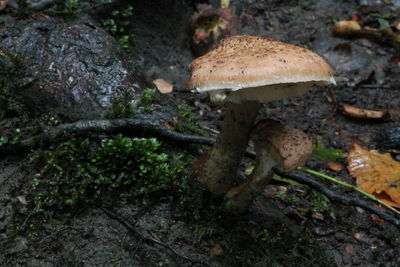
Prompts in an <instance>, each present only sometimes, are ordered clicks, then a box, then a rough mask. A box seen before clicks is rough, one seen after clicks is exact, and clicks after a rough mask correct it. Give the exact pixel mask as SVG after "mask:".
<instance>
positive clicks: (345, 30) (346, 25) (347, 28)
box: [331, 20, 361, 36]
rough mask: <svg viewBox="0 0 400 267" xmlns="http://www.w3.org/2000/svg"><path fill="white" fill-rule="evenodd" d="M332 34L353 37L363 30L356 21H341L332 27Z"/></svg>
mask: <svg viewBox="0 0 400 267" xmlns="http://www.w3.org/2000/svg"><path fill="white" fill-rule="evenodd" d="M331 30H332V32H333V34H335V35H338V36H352V35H354V34H355V33H357V32H359V31H360V30H361V26H360V24H358V22H357V21H355V20H339V21H337V22H336V23H335V24H334V25H333V26H332V29H331Z"/></svg>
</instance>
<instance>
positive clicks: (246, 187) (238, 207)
mask: <svg viewBox="0 0 400 267" xmlns="http://www.w3.org/2000/svg"><path fill="white" fill-rule="evenodd" d="M271 149H272V148H271V145H270V144H269V147H258V148H257V152H256V153H257V156H256V167H255V168H254V170H253V172H252V173H251V175H250V177H249V178H247V179H246V180H245V181H244V182H243V183H241V184H240V185H239V186H237V187H234V188H232V189H231V190H229V192H228V193H227V194H226V195H225V198H226V199H227V203H226V204H227V207H228V209H230V210H231V211H233V212H238V213H242V212H244V211H246V210H247V208H248V207H249V206H250V204H251V203H252V202H253V200H254V198H255V197H256V196H258V195H259V194H261V193H262V192H263V190H264V188H265V187H266V185H267V184H269V182H270V181H271V179H272V175H273V171H272V168H273V167H274V166H276V165H277V164H278V163H277V162H276V161H275V160H274V158H273V157H272V156H271Z"/></svg>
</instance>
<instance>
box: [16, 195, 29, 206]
mask: <svg viewBox="0 0 400 267" xmlns="http://www.w3.org/2000/svg"><path fill="white" fill-rule="evenodd" d="M17 199H18V201H19V202H20V203H21V204H22V205H28V202H26V198H25V196H17Z"/></svg>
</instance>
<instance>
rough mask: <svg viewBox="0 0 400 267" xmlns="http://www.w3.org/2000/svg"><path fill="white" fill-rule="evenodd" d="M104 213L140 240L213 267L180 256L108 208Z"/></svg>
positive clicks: (194, 262) (103, 209)
mask: <svg viewBox="0 0 400 267" xmlns="http://www.w3.org/2000/svg"><path fill="white" fill-rule="evenodd" d="M101 209H102V211H104V213H106V214H107V215H108V216H109V217H110V218H112V219H114V220H117V221H118V222H119V223H121V224H122V225H123V226H125V228H127V229H128V230H129V231H131V232H133V233H134V234H136V235H137V236H138V237H139V238H140V239H142V240H144V241H147V242H151V243H154V244H157V245H159V246H162V247H164V248H166V249H168V250H169V251H171V252H172V253H173V254H175V255H176V256H178V257H180V258H182V259H184V260H186V261H189V262H191V263H192V264H201V265H204V266H212V265H210V264H209V263H207V262H204V261H200V260H195V259H191V258H189V257H187V256H185V255H182V254H180V253H179V252H177V251H176V250H175V249H174V248H172V247H171V246H169V245H168V244H166V243H164V242H161V241H160V240H157V239H155V238H153V237H152V236H150V235H149V234H147V233H143V232H140V231H138V230H137V229H136V228H135V227H134V226H133V225H132V224H131V223H129V222H128V221H127V220H125V219H124V218H123V217H122V216H121V215H119V214H117V213H114V212H112V211H110V210H109V209H106V208H101Z"/></svg>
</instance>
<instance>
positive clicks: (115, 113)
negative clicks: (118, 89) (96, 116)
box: [105, 90, 137, 119]
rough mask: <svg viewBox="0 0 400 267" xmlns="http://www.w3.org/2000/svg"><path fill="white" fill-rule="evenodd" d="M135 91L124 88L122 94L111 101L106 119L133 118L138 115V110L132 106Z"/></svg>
mask: <svg viewBox="0 0 400 267" xmlns="http://www.w3.org/2000/svg"><path fill="white" fill-rule="evenodd" d="M132 101H133V92H132V91H130V90H124V91H123V92H122V94H120V95H118V96H116V97H114V98H113V99H112V102H111V107H109V108H108V110H107V112H106V114H105V118H106V119H121V118H131V117H134V116H135V115H136V113H137V112H136V110H135V108H134V107H133V106H132Z"/></svg>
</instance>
